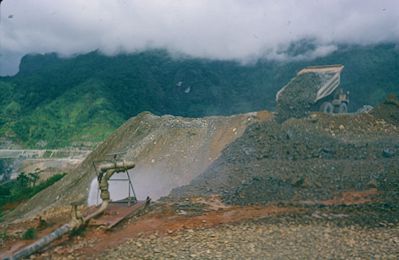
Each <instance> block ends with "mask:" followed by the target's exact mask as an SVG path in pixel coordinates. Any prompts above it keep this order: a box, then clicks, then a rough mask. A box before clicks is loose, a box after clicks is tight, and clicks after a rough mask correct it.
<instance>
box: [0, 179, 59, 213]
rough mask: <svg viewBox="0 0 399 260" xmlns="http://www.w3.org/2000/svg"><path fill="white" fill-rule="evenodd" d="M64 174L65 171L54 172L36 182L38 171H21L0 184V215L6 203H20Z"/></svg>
mask: <svg viewBox="0 0 399 260" xmlns="http://www.w3.org/2000/svg"><path fill="white" fill-rule="evenodd" d="M64 176H65V173H59V174H55V175H53V176H51V177H50V178H48V179H47V180H46V181H44V182H41V183H37V180H38V179H39V173H38V172H33V173H28V174H26V173H24V172H21V173H20V174H19V175H18V177H17V178H16V179H15V180H12V181H8V182H6V183H4V184H2V185H0V215H2V209H3V207H4V206H5V205H6V204H8V203H13V204H14V203H20V202H22V201H24V200H27V199H29V198H31V197H33V196H34V195H35V194H37V193H38V192H40V191H42V190H44V189H45V188H47V187H49V186H51V185H52V184H54V183H55V182H57V181H58V180H60V179H62V177H64Z"/></svg>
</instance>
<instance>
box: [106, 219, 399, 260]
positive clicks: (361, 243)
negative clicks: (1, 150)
mask: <svg viewBox="0 0 399 260" xmlns="http://www.w3.org/2000/svg"><path fill="white" fill-rule="evenodd" d="M398 232H399V230H398V227H397V226H396V227H392V228H389V229H388V228H385V229H381V228H373V229H369V228H361V227H357V226H345V227H337V226H334V225H329V224H313V225H309V224H266V225H265V224H261V223H251V222H250V223H241V224H238V225H223V226H220V227H218V228H215V229H204V230H191V229H188V230H184V231H181V232H178V233H176V234H171V235H167V236H157V235H152V236H150V237H143V238H138V239H137V238H135V239H131V240H129V241H128V242H126V243H124V244H122V245H120V246H119V247H117V248H114V249H112V250H110V251H108V252H106V253H105V254H103V255H101V256H100V258H101V259H319V258H322V259H325V258H327V259H330V258H332V259H348V258H351V259H381V258H382V259H397V256H398V254H399V249H398V244H399V237H398Z"/></svg>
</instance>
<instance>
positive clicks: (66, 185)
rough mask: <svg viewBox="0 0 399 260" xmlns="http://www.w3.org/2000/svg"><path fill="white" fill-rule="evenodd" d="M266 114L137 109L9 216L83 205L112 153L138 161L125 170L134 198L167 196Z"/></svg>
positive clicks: (267, 114)
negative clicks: (186, 114)
mask: <svg viewBox="0 0 399 260" xmlns="http://www.w3.org/2000/svg"><path fill="white" fill-rule="evenodd" d="M270 118H271V113H268V112H265V111H264V112H258V113H249V114H243V115H235V116H229V117H216V116H215V117H206V118H182V117H175V116H170V115H166V116H161V117H160V116H155V115H153V114H150V113H146V112H144V113H141V114H139V115H138V116H136V117H134V118H132V119H130V120H129V121H127V122H126V123H125V124H124V125H123V126H121V127H120V128H119V129H118V130H117V131H115V132H114V133H113V134H112V135H111V136H110V137H109V138H108V139H107V140H106V141H104V142H103V143H102V144H101V145H100V146H99V147H98V148H96V149H95V150H94V151H93V152H92V153H91V154H90V155H89V156H88V157H87V158H86V159H85V160H84V161H83V163H82V164H81V165H80V166H79V167H77V168H76V169H75V170H74V171H72V172H71V173H69V174H67V176H65V177H64V178H63V179H62V180H61V181H59V182H57V183H56V184H54V185H53V186H51V187H49V188H48V189H46V190H44V191H43V192H41V193H39V194H37V195H36V196H35V197H34V198H32V199H31V200H30V201H28V202H27V203H26V204H24V205H21V206H20V207H18V208H17V209H16V210H15V211H14V212H11V214H9V215H8V216H7V217H8V218H14V217H15V216H18V218H22V217H23V216H24V215H25V216H33V215H35V214H37V213H38V212H40V211H42V210H43V209H47V208H51V207H54V206H69V203H70V202H73V201H81V203H82V204H86V203H87V200H88V196H89V188H90V184H91V182H92V181H93V179H94V178H95V176H96V172H95V169H94V167H93V162H94V163H95V162H98V161H103V160H110V159H112V156H110V155H109V154H112V153H121V152H122V153H121V154H120V156H119V158H118V159H120V160H130V161H134V162H135V163H136V167H135V169H133V170H130V171H129V174H130V175H131V178H132V179H133V186H134V188H135V191H136V194H137V196H138V199H141V200H143V199H145V198H146V197H147V196H150V197H151V198H153V199H156V198H159V197H160V196H165V195H167V194H168V193H169V191H170V190H171V189H172V188H175V187H178V186H180V185H185V184H188V183H189V182H190V181H191V180H192V179H193V178H194V177H196V176H198V175H199V174H200V173H202V172H203V171H204V170H205V169H206V168H207V167H208V166H209V165H210V164H211V163H212V162H213V161H214V160H215V159H216V158H218V157H219V155H220V152H221V150H222V149H223V148H224V147H225V146H226V145H227V144H229V143H231V142H232V141H233V140H235V139H236V138H237V137H239V136H241V134H242V133H243V132H244V131H245V129H246V127H247V126H248V125H250V124H252V123H255V122H257V121H259V120H260V121H261V120H269V119H270ZM113 183H117V182H113ZM113 183H111V184H110V185H111V187H110V189H111V198H112V196H113V193H112V185H113ZM117 190H118V189H117ZM118 192H119V191H118ZM126 196H127V189H126Z"/></svg>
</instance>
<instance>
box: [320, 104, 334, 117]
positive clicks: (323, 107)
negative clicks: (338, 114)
mask: <svg viewBox="0 0 399 260" xmlns="http://www.w3.org/2000/svg"><path fill="white" fill-rule="evenodd" d="M320 111H321V112H324V113H327V114H332V113H333V112H334V107H333V105H332V104H331V103H330V102H324V103H323V104H321V106H320Z"/></svg>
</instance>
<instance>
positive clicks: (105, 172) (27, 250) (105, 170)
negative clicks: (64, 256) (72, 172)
mask: <svg viewBox="0 0 399 260" xmlns="http://www.w3.org/2000/svg"><path fill="white" fill-rule="evenodd" d="M134 167H135V164H134V163H133V162H129V161H127V162H126V161H120V162H114V163H103V164H100V165H99V166H98V169H99V171H100V173H99V175H98V182H99V186H100V191H101V193H100V197H101V199H102V201H103V202H102V203H101V206H100V208H99V209H98V210H96V211H95V212H93V213H92V214H90V215H88V216H86V217H83V216H82V215H81V214H80V212H79V211H78V204H77V203H72V212H71V221H70V222H69V223H67V224H64V225H63V226H61V227H60V228H58V229H56V230H55V231H53V232H52V233H50V234H49V235H47V236H45V237H43V238H41V239H39V240H37V241H36V242H34V243H33V244H30V245H29V246H26V247H24V248H22V249H21V250H19V251H17V252H16V253H15V254H13V255H12V256H11V257H10V258H4V259H3V260H9V259H10V260H14V259H21V258H24V257H27V256H30V255H31V254H33V253H35V252H37V251H38V250H40V249H42V248H44V247H45V246H47V245H48V244H50V243H51V242H53V241H54V240H55V239H57V238H59V237H61V236H62V235H64V234H66V233H69V232H71V231H72V230H76V229H78V228H80V227H83V226H85V225H87V224H88V223H89V221H90V219H92V218H95V217H97V216H99V215H101V214H102V213H103V212H104V211H105V210H106V209H107V207H108V205H109V202H110V194H109V190H108V187H109V184H108V181H109V179H110V178H111V177H112V175H113V174H114V173H118V172H124V171H127V170H129V169H133V168H134Z"/></svg>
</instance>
